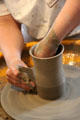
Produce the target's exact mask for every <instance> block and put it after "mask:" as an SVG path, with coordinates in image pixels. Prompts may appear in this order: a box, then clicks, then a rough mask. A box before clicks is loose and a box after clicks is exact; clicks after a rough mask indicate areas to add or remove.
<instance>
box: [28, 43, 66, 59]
mask: <svg viewBox="0 0 80 120" xmlns="http://www.w3.org/2000/svg"><path fill="white" fill-rule="evenodd" d="M36 46H37V45H34V46H32V47H31V48H30V50H29V53H30V55H31V56H32V57H33V58H36V59H43V60H46V59H51V58H56V57H58V56H60V55H62V54H63V52H64V45H62V44H60V45H59V46H61V47H62V48H61V51H60V52H59V53H58V54H57V55H54V56H52V57H46V58H41V57H37V56H35V55H34V54H33V52H34V49H35V47H36ZM58 49H59V48H58Z"/></svg>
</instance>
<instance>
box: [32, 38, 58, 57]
mask: <svg viewBox="0 0 80 120" xmlns="http://www.w3.org/2000/svg"><path fill="white" fill-rule="evenodd" d="M59 43H60V42H58V40H57V39H56V38H55V37H54V38H53V39H50V37H45V38H44V39H43V40H41V41H40V42H39V43H38V44H37V46H36V48H35V50H34V55H35V56H37V57H42V58H46V57H51V56H53V55H55V54H56V51H57V49H58V46H59Z"/></svg>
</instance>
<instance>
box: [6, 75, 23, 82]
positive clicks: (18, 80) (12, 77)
mask: <svg viewBox="0 0 80 120" xmlns="http://www.w3.org/2000/svg"><path fill="white" fill-rule="evenodd" d="M7 78H8V79H12V80H14V81H16V82H19V83H21V82H22V80H21V79H19V78H18V77H16V76H15V75H13V76H11V75H7Z"/></svg>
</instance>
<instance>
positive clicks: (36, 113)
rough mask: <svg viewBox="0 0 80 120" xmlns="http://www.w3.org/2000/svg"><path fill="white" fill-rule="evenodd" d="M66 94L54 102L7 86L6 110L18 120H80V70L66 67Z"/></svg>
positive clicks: (2, 96)
mask: <svg viewBox="0 0 80 120" xmlns="http://www.w3.org/2000/svg"><path fill="white" fill-rule="evenodd" d="M64 70H65V76H66V91H65V94H64V95H63V96H62V97H61V98H59V99H57V100H54V101H49V100H44V99H42V98H40V97H39V96H38V95H31V94H26V95H25V94H23V93H21V92H18V91H15V90H13V89H12V88H11V85H10V84H7V85H6V86H5V88H4V89H3V91H2V95H1V103H2V106H3V108H4V110H5V111H6V112H7V113H8V114H9V115H10V116H11V117H13V118H14V119H16V120H80V68H78V67H73V66H68V65H65V66H64Z"/></svg>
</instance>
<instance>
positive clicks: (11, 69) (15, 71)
mask: <svg viewBox="0 0 80 120" xmlns="http://www.w3.org/2000/svg"><path fill="white" fill-rule="evenodd" d="M6 74H7V75H9V76H13V75H15V76H18V74H19V71H18V70H16V69H15V68H9V69H8V70H7V72H6Z"/></svg>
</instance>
